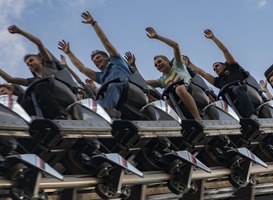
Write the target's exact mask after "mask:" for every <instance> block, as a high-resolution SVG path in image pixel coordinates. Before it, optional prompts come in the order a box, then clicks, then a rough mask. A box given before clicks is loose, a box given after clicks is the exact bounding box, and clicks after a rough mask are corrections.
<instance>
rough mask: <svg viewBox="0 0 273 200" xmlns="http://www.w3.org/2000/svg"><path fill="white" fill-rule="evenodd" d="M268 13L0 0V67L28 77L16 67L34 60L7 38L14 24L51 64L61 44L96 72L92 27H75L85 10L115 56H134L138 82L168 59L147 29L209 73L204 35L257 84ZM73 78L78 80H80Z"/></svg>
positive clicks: (269, 55) (123, 1)
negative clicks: (157, 60)
mask: <svg viewBox="0 0 273 200" xmlns="http://www.w3.org/2000/svg"><path fill="white" fill-rule="evenodd" d="M272 10H273V2H272V1H269V0H229V1H223V0H222V1H221V0H208V1H204V0H169V1H167V0H137V1H133V0H115V1H113V0H20V1H18V0H5V1H4V0H2V1H0V22H1V23H0V46H1V48H0V68H1V69H3V70H5V71H6V72H8V73H9V74H10V75H12V76H16V77H26V78H27V77H31V73H30V72H29V70H28V68H27V66H26V65H25V64H24V63H23V61H22V60H23V56H24V55H25V54H27V53H36V52H37V48H36V46H35V45H33V44H32V43H31V42H29V41H28V40H26V39H25V38H24V37H22V36H20V35H14V34H13V35H12V34H10V33H9V32H8V31H7V27H8V26H9V25H12V24H15V25H17V26H19V27H20V28H22V29H24V30H26V31H28V32H30V33H32V34H34V35H36V36H37V37H39V38H40V39H41V40H42V42H43V43H44V44H45V46H46V47H47V48H48V49H49V50H50V51H51V52H52V53H53V54H54V55H55V56H57V57H59V55H60V54H61V53H62V52H61V51H60V50H59V49H58V48H57V47H58V45H57V44H58V41H60V40H61V39H64V40H66V41H69V42H70V47H71V49H72V51H73V52H74V53H75V54H76V55H77V56H78V58H79V59H80V60H81V61H82V62H83V63H84V64H85V65H86V66H87V67H91V68H92V69H96V68H95V66H94V64H93V63H92V62H91V61H90V52H91V51H92V50H94V49H104V48H103V47H102V45H101V43H100V41H99V39H98V37H97V36H96V34H95V32H94V30H93V29H92V27H91V26H90V25H86V24H83V23H81V20H82V18H81V13H82V12H83V11H89V12H90V13H91V14H92V15H93V17H94V18H95V19H96V21H98V23H99V24H100V26H101V27H102V29H103V30H104V31H105V33H106V35H107V36H108V38H109V39H110V41H111V42H112V43H113V44H114V45H115V46H116V48H117V49H118V50H119V52H120V53H121V54H122V55H124V53H125V52H126V51H131V52H132V53H134V54H135V56H136V59H137V60H136V63H137V66H138V68H139V71H140V72H141V74H142V75H143V77H144V78H145V79H156V78H158V77H159V76H160V75H161V74H160V72H158V71H157V70H156V69H155V68H154V65H153V57H154V55H157V54H164V55H166V56H167V57H169V58H172V56H173V55H172V53H173V51H172V49H171V48H170V47H168V46H166V45H165V44H163V43H161V42H159V41H157V40H153V39H149V38H148V37H147V36H146V32H145V28H146V27H148V26H152V27H154V28H155V30H156V31H157V32H158V33H159V34H161V35H163V36H166V37H169V38H171V39H173V40H175V41H177V42H178V43H179V44H180V48H181V50H182V53H183V54H186V55H188V56H189V57H190V59H191V60H192V61H193V62H194V63H195V64H197V65H198V66H200V67H202V68H203V69H204V70H205V71H207V72H210V73H212V74H214V72H213V71H212V67H211V66H212V63H213V62H215V61H223V60H224V57H223V55H222V53H221V52H220V51H219V50H218V48H217V47H216V45H215V44H214V43H213V42H212V41H211V40H209V39H206V38H205V37H204V34H203V30H204V29H206V28H210V29H212V30H213V31H214V34H215V35H216V36H217V37H218V38H219V39H220V40H221V41H222V42H223V43H224V44H225V45H226V46H227V47H228V49H229V50H230V52H231V53H232V55H233V56H234V57H235V59H236V60H237V61H238V63H239V64H241V66H243V67H244V68H245V69H247V70H248V71H250V73H251V74H252V75H253V76H254V77H255V78H256V79H257V80H260V79H263V78H264V76H263V73H264V71H265V70H266V69H267V68H268V67H269V66H270V65H271V64H273V51H272V49H273V27H272V19H273V12H272ZM68 63H69V65H70V66H71V67H73V65H72V64H71V63H70V62H68ZM73 69H75V68H74V67H73ZM75 71H76V72H77V73H78V74H79V75H80V77H81V78H82V79H83V80H84V79H85V78H86V77H85V76H84V75H82V74H80V73H79V72H78V71H77V70H76V69H75ZM2 81H3V80H1V82H2Z"/></svg>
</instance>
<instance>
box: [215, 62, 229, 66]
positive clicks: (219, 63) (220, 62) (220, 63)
mask: <svg viewBox="0 0 273 200" xmlns="http://www.w3.org/2000/svg"><path fill="white" fill-rule="evenodd" d="M216 63H219V64H222V65H226V63H223V62H215V63H213V64H212V66H214V65H215V64H216Z"/></svg>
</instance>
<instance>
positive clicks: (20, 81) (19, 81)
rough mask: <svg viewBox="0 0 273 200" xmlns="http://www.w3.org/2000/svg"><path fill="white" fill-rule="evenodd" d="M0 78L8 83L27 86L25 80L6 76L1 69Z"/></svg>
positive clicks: (27, 83)
mask: <svg viewBox="0 0 273 200" xmlns="http://www.w3.org/2000/svg"><path fill="white" fill-rule="evenodd" d="M0 76H1V77H2V78H3V79H4V80H5V81H7V82H8V83H14V84H18V85H23V86H28V85H29V82H28V80H27V79H25V78H17V77H12V76H10V75H9V74H7V73H6V72H4V71H3V70H2V69H0Z"/></svg>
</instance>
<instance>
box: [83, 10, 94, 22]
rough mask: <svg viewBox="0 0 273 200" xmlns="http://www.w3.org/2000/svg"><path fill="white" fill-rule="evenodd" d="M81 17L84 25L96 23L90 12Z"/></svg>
mask: <svg viewBox="0 0 273 200" xmlns="http://www.w3.org/2000/svg"><path fill="white" fill-rule="evenodd" d="M81 16H82V18H83V19H84V21H82V23H84V24H91V23H92V22H94V18H93V17H92V15H91V14H90V13H89V12H88V11H86V12H83V13H82V14H81Z"/></svg>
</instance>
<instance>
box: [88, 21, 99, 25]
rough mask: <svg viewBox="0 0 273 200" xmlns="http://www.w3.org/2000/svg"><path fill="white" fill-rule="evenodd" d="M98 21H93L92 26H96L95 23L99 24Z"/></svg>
mask: <svg viewBox="0 0 273 200" xmlns="http://www.w3.org/2000/svg"><path fill="white" fill-rule="evenodd" d="M97 23H98V22H97V21H95V20H94V21H92V22H91V23H90V24H91V25H92V26H94V25H95V24H97Z"/></svg>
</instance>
